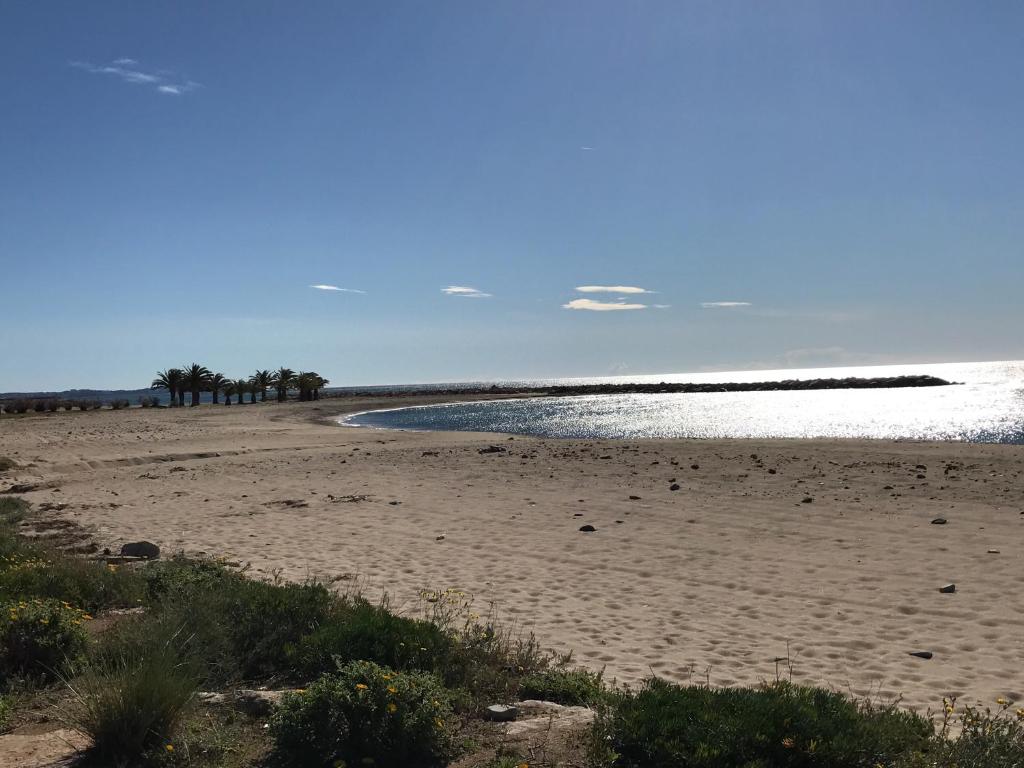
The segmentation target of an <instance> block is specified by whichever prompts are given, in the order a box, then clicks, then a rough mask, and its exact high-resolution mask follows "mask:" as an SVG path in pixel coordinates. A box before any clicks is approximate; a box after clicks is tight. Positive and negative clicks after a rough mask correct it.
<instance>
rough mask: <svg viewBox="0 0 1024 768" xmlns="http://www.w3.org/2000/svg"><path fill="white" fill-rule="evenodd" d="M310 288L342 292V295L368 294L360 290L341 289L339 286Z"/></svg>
mask: <svg viewBox="0 0 1024 768" xmlns="http://www.w3.org/2000/svg"><path fill="white" fill-rule="evenodd" d="M309 287H310V288H316V289H317V290H318V291H340V292H342V293H366V291H360V290H359V289H358V288H341V287H339V286H337V285H324V284H322V283H321V284H320V285H311V286H309Z"/></svg>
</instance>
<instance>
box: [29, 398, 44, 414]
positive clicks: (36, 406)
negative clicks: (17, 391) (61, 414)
mask: <svg viewBox="0 0 1024 768" xmlns="http://www.w3.org/2000/svg"><path fill="white" fill-rule="evenodd" d="M32 410H33V411H35V412H36V413H42V412H43V411H45V410H46V401H45V400H36V401H35V402H34V403H32Z"/></svg>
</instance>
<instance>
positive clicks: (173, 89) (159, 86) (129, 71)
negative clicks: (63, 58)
mask: <svg viewBox="0 0 1024 768" xmlns="http://www.w3.org/2000/svg"><path fill="white" fill-rule="evenodd" d="M70 64H71V66H72V67H75V69H81V70H83V71H85V72H88V73H90V74H93V75H107V76H110V77H116V78H118V79H119V80H121V81H122V82H125V83H132V84H134V85H152V86H154V88H155V89H156V90H157V92H158V93H165V94H169V95H172V96H180V95H181V94H183V93H188V92H189V91H194V90H195V89H196V88H199V87H201V84H200V83H197V82H195V81H194V80H186V81H183V82H176V81H177V80H178V78H177V77H175V76H174V73H173V72H165V71H161V72H146V71H144V70H142V69H139V68H138V64H139V62H138V61H136V60H135V59H129V58H120V59H114V60H113V61H112V62H110V63H109V64H100V65H96V64H90V63H89V62H88V61H72V62H70Z"/></svg>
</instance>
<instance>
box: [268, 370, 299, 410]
mask: <svg viewBox="0 0 1024 768" xmlns="http://www.w3.org/2000/svg"><path fill="white" fill-rule="evenodd" d="M270 386H272V387H273V388H274V389H276V390H277V402H279V403H283V402H284V401H285V400H287V399H288V390H289V388H291V387H293V386H295V371H293V370H292V369H291V368H278V369H277V370H276V371H274V373H273V375H272V376H271V381H270Z"/></svg>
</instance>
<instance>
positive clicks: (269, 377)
mask: <svg viewBox="0 0 1024 768" xmlns="http://www.w3.org/2000/svg"><path fill="white" fill-rule="evenodd" d="M273 381H274V375H273V374H272V373H271V372H270V371H256V373H254V374H253V375H252V383H253V386H254V387H256V390H258V391H259V393H260V402H263V403H265V402H267V390H268V389H269V388H270V387H271V386H272V384H273Z"/></svg>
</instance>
